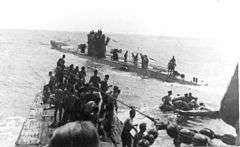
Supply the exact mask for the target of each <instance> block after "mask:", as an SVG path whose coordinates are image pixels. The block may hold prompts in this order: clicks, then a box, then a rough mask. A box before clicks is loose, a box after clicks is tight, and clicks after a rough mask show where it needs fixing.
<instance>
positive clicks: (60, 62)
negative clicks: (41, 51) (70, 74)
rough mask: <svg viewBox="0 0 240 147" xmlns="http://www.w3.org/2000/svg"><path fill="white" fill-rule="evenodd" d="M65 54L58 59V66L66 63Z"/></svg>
mask: <svg viewBox="0 0 240 147" xmlns="http://www.w3.org/2000/svg"><path fill="white" fill-rule="evenodd" d="M64 59H65V54H63V56H62V58H60V59H59V60H58V61H57V66H61V67H63V66H64V64H65V60H64Z"/></svg>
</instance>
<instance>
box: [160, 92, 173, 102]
mask: <svg viewBox="0 0 240 147" xmlns="http://www.w3.org/2000/svg"><path fill="white" fill-rule="evenodd" d="M171 95H172V91H168V95H166V96H164V97H163V98H162V102H163V104H164V105H171V103H170V102H171V100H172V97H171Z"/></svg>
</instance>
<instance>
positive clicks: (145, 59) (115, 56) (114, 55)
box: [112, 49, 149, 69]
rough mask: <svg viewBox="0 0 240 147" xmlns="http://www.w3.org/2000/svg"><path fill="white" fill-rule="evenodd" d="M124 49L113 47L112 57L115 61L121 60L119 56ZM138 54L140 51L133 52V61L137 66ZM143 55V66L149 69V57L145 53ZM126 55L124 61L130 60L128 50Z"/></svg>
mask: <svg viewBox="0 0 240 147" xmlns="http://www.w3.org/2000/svg"><path fill="white" fill-rule="evenodd" d="M121 51H122V50H119V49H113V50H112V59H113V60H115V61H118V60H119V57H118V53H121ZM138 55H139V53H136V54H134V53H132V62H133V64H134V65H135V66H136V67H137V66H138V60H139V59H138V58H139V57H138ZM140 56H141V61H142V62H141V65H142V66H141V67H142V68H143V69H147V68H148V64H149V59H148V57H147V55H143V54H140ZM123 57H124V62H127V61H128V51H126V52H125V53H124V55H123Z"/></svg>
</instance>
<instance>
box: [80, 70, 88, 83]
mask: <svg viewBox="0 0 240 147" xmlns="http://www.w3.org/2000/svg"><path fill="white" fill-rule="evenodd" d="M86 75H87V74H86V70H85V67H84V66H82V67H81V71H80V72H79V79H80V80H82V81H83V83H85V77H86Z"/></svg>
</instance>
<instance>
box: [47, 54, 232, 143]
mask: <svg viewBox="0 0 240 147" xmlns="http://www.w3.org/2000/svg"><path fill="white" fill-rule="evenodd" d="M49 76H50V80H49V83H48V84H47V85H45V86H44V91H43V94H44V97H43V102H44V103H45V104H49V108H46V109H45V110H47V109H54V119H53V123H52V124H51V125H50V127H58V128H57V129H56V130H55V131H54V133H53V135H52V137H51V141H50V143H49V145H48V146H49V147H65V146H70V147H99V145H100V140H101V141H107V140H108V139H110V140H111V142H112V143H113V144H114V145H115V146H117V144H120V143H119V142H118V141H117V140H115V138H114V137H113V136H114V133H116V130H115V129H116V128H115V127H116V125H117V123H116V121H117V119H116V115H115V114H116V112H117V111H118V104H117V102H118V101H119V100H118V96H119V94H120V93H121V90H120V89H119V87H117V86H112V85H109V83H108V80H109V78H110V76H109V75H105V76H104V79H103V80H101V78H100V76H98V71H97V70H94V74H93V76H91V77H90V80H89V81H88V82H87V81H86V76H87V73H86V69H85V67H84V66H83V67H81V70H80V69H79V67H78V66H75V67H74V65H73V64H71V65H70V66H66V65H65V55H63V56H62V58H60V59H59V60H58V61H57V67H56V69H55V74H53V72H49ZM111 87H113V89H112V90H110V88H111ZM162 101H163V104H164V105H174V106H175V105H176V106H179V107H182V104H180V103H179V101H181V103H186V104H187V105H189V107H190V106H191V107H193V108H194V107H197V106H196V105H197V98H195V97H193V96H192V94H191V93H189V94H185V96H184V97H178V98H175V99H173V98H172V91H169V92H168V95H166V96H164V97H163V98H162ZM119 102H120V101H119ZM183 108H185V107H183ZM57 114H58V116H57ZM135 115H136V110H135V109H134V108H133V107H130V111H129V117H128V118H127V119H126V120H125V121H124V123H123V124H121V122H120V124H121V125H123V127H122V132H121V143H122V146H123V147H149V146H151V145H152V144H153V143H154V141H155V139H156V138H157V137H158V131H157V130H166V132H167V134H168V135H169V136H170V137H171V138H173V143H174V145H175V146H176V147H178V146H179V147H180V145H181V144H182V143H185V144H193V145H194V146H206V145H210V144H211V139H213V138H216V139H221V140H222V141H223V142H225V143H227V144H234V143H235V142H234V141H235V140H234V139H235V137H234V136H232V135H229V134H225V135H217V134H215V133H214V132H213V131H212V130H210V129H206V128H205V129H202V130H200V131H197V130H193V129H186V128H182V127H181V126H179V125H177V124H175V123H169V122H167V123H163V122H160V121H159V120H153V119H152V121H153V122H154V124H155V126H156V127H155V129H151V130H148V131H146V129H147V125H146V123H141V124H139V125H137V124H133V119H134V118H135ZM137 126H139V129H137ZM132 130H134V131H135V135H134V136H132V133H131V131H132Z"/></svg>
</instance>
